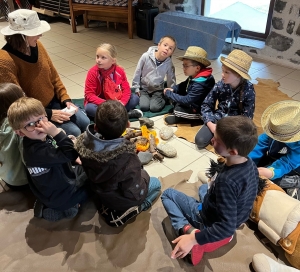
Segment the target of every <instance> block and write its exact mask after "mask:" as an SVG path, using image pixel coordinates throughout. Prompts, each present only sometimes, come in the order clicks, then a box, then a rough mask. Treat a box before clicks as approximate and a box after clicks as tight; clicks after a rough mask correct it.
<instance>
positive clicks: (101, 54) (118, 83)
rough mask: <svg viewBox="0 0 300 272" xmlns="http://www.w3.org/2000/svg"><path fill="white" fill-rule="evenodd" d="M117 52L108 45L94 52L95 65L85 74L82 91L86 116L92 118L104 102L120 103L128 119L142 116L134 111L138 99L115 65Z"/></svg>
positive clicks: (122, 72) (119, 68)
mask: <svg viewBox="0 0 300 272" xmlns="http://www.w3.org/2000/svg"><path fill="white" fill-rule="evenodd" d="M116 58H117V50H116V48H115V47H114V46H113V45H111V44H108V43H103V44H101V45H99V47H98V48H97V50H96V65H95V66H93V67H92V68H91V69H90V70H89V71H88V74H87V77H86V80H85V89H84V107H85V110H86V113H87V115H88V116H90V117H92V118H94V117H95V113H96V110H97V107H98V105H100V104H101V103H103V102H104V101H106V100H118V101H120V102H121V103H122V104H123V105H124V106H125V108H126V109H127V111H128V116H129V118H139V117H142V116H143V113H142V111H140V110H138V109H134V108H135V107H136V106H137V105H138V104H139V97H138V96H137V95H136V94H132V93H131V90H130V86H129V83H128V81H127V78H126V74H125V71H124V69H123V68H121V67H120V66H118V65H117V59H116Z"/></svg>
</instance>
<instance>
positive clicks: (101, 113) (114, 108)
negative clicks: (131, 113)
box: [95, 100, 128, 140]
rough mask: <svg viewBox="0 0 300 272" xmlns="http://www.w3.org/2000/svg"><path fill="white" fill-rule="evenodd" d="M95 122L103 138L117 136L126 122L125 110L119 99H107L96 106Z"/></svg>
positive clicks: (110, 138) (119, 135)
mask: <svg viewBox="0 0 300 272" xmlns="http://www.w3.org/2000/svg"><path fill="white" fill-rule="evenodd" d="M95 124H96V130H97V131H98V132H99V133H100V134H101V135H102V136H103V138H104V139H105V140H112V139H116V138H119V137H121V135H122V133H123V132H124V131H125V129H126V127H127V124H128V114H127V110H126V108H125V107H124V106H123V104H122V103H120V102H119V101H116V100H107V101H105V102H103V103H101V104H100V105H99V106H98V108H97V111H96V115H95Z"/></svg>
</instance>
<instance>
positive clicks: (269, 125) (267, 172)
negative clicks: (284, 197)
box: [249, 100, 300, 200]
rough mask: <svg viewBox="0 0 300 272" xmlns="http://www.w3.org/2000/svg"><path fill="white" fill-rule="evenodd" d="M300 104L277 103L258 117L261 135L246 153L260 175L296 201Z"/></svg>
mask: <svg viewBox="0 0 300 272" xmlns="http://www.w3.org/2000/svg"><path fill="white" fill-rule="evenodd" d="M299 120H300V102H299V101H291V100H286V101H280V102H278V103H275V104H273V105H271V106H269V107H268V108H267V109H266V110H265V111H264V113H263V114H262V117H261V125H262V127H263V129H264V133H263V134H261V135H260V136H259V138H258V143H257V145H256V146H255V148H254V149H253V150H252V151H251V152H250V154H249V157H250V158H251V159H252V160H253V161H254V162H255V163H256V164H257V166H258V172H259V174H260V175H262V176H265V177H266V178H268V179H270V180H272V181H273V182H274V183H276V184H277V185H279V186H280V187H282V188H283V189H286V190H287V193H288V194H289V195H291V196H293V197H294V198H296V199H299V200H300V194H299V193H298V191H299V188H300V159H299V158H300V157H299V156H300V123H299Z"/></svg>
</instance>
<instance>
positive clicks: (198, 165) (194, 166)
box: [181, 155, 210, 183]
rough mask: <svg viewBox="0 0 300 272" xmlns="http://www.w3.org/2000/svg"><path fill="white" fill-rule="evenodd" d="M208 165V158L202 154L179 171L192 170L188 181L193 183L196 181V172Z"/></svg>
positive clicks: (204, 169) (205, 168)
mask: <svg viewBox="0 0 300 272" xmlns="http://www.w3.org/2000/svg"><path fill="white" fill-rule="evenodd" d="M209 166H210V158H209V157H208V156H205V155H204V156H202V157H200V158H199V159H197V160H195V161H194V162H193V163H191V164H190V165H188V166H187V167H185V168H183V169H182V170H181V171H182V172H183V171H187V170H192V171H193V174H192V175H191V177H190V179H189V181H188V182H191V183H194V182H197V181H198V176H197V175H198V172H199V171H206V170H207V168H209Z"/></svg>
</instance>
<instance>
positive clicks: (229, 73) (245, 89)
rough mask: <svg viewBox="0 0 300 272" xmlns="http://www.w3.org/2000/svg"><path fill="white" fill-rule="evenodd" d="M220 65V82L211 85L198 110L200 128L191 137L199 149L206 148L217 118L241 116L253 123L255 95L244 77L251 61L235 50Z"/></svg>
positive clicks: (244, 54) (247, 77) (246, 55)
mask: <svg viewBox="0 0 300 272" xmlns="http://www.w3.org/2000/svg"><path fill="white" fill-rule="evenodd" d="M221 62H222V80H220V81H219V82H217V83H216V84H215V86H214V88H213V89H212V90H211V91H210V92H209V94H208V95H207V97H206V98H205V100H204V101H203V103H202V106H201V115H202V119H203V121H204V125H203V126H202V127H201V128H200V130H199V131H198V132H197V134H196V136H195V144H196V145H197V147H198V148H199V149H201V148H205V147H206V146H207V145H209V144H210V141H211V139H212V137H213V135H214V132H215V129H216V125H217V122H218V121H219V120H220V119H221V118H223V117H225V116H234V115H244V116H247V117H249V118H250V119H253V114H254V109H255V91H254V88H253V84H252V83H251V82H250V81H249V79H251V78H250V76H249V75H248V71H249V69H250V66H251V63H252V58H251V57H250V56H249V55H248V54H246V53H245V52H243V51H241V50H237V49H235V50H233V51H232V52H231V53H230V54H229V55H228V56H227V58H224V57H221ZM217 102H218V105H217V107H216V104H217Z"/></svg>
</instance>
